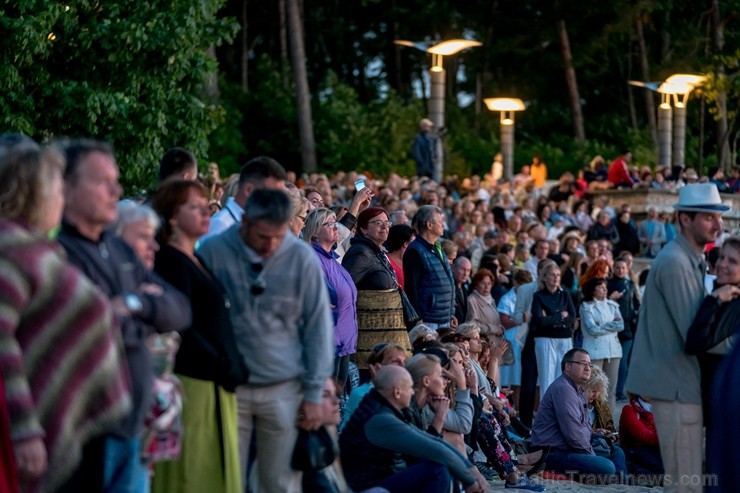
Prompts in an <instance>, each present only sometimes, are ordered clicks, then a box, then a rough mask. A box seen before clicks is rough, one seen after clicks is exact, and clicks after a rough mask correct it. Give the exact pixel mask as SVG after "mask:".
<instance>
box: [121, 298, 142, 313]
mask: <svg viewBox="0 0 740 493" xmlns="http://www.w3.org/2000/svg"><path fill="white" fill-rule="evenodd" d="M123 303H124V304H125V305H126V308H128V311H130V312H131V314H132V315H136V314H138V313H141V311H142V310H143V309H144V304H143V303H142V302H141V298H139V296H138V295H136V294H134V293H129V294H126V295H124V296H123Z"/></svg>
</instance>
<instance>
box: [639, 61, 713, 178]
mask: <svg viewBox="0 0 740 493" xmlns="http://www.w3.org/2000/svg"><path fill="white" fill-rule="evenodd" d="M705 79H706V77H704V76H703V75H694V74H673V75H671V76H670V77H668V78H667V79H666V80H665V81H664V82H662V83H660V82H640V81H632V80H631V81H629V83H630V84H631V85H633V86H639V87H645V88H647V89H650V90H651V91H657V92H659V93H660V95H661V100H660V106H658V164H662V165H668V164H670V165H672V166H680V167H682V168H683V167H684V166H685V165H686V156H685V153H686V103H687V102H688V100H689V95H690V94H691V91H693V90H694V88H696V87H698V86H700V85H702V84H703V83H704V80H705ZM671 99H672V100H673V108H671ZM671 144H673V145H671Z"/></svg>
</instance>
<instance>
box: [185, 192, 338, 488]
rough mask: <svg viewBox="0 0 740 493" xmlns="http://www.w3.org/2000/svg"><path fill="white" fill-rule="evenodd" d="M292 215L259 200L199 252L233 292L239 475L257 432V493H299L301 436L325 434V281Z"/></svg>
mask: <svg viewBox="0 0 740 493" xmlns="http://www.w3.org/2000/svg"><path fill="white" fill-rule="evenodd" d="M292 215H293V207H292V205H291V201H290V198H289V197H288V195H287V194H286V193H285V192H282V191H280V190H255V191H253V192H252V193H251V195H250V196H249V199H248V200H247V202H246V205H245V208H244V215H243V216H242V220H241V224H239V225H234V226H232V227H231V228H229V229H228V230H226V231H225V232H224V233H223V234H221V235H218V236H214V237H212V238H210V239H208V240H207V241H205V243H203V245H202V246H201V247H200V249H199V250H198V255H199V256H200V257H201V258H202V260H203V261H204V262H205V264H206V265H207V266H208V268H209V269H210V270H211V272H213V274H214V275H215V276H216V277H217V278H218V280H219V281H221V283H222V284H223V285H224V287H225V289H226V291H227V294H228V296H229V300H230V302H231V305H232V309H231V317H232V325H233V327H234V331H235V333H236V340H237V346H238V349H239V352H240V354H241V356H242V358H243V359H244V363H245V365H246V367H247V369H248V370H249V380H248V382H247V384H246V385H242V386H240V387H237V401H238V405H239V452H240V460H241V465H242V468H243V470H242V473H243V474H245V473H246V467H247V464H248V459H249V445H250V441H251V436H252V432H253V431H254V432H256V433H257V467H258V476H259V488H258V491H260V492H267V493H273V492H275V493H277V492H281V493H282V492H295V491H300V476H299V475H298V474H297V473H296V472H295V471H293V470H292V469H291V467H290V461H291V456H292V453H293V446H294V445H295V441H296V438H297V436H298V428H297V426H299V427H301V428H304V429H308V430H312V429H317V428H319V427H320V426H321V423H322V418H323V416H322V413H321V404H322V390H323V387H324V384H325V382H326V379H327V378H328V377H329V376H331V373H332V368H333V358H334V353H333V346H334V330H333V327H334V324H333V321H332V317H331V311H330V309H329V295H328V292H327V289H326V284H325V281H324V274H323V272H322V270H321V267H320V265H319V262H318V259H317V258H316V255H315V254H314V252H313V250H311V248H310V247H309V246H308V245H307V244H306V243H304V242H301V241H300V240H298V238H296V237H295V236H294V235H293V234H292V233H290V232H289V231H288V223H289V222H290V219H291V217H292ZM255 418H256V419H255ZM255 426H256V427H255Z"/></svg>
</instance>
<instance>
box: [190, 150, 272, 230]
mask: <svg viewBox="0 0 740 493" xmlns="http://www.w3.org/2000/svg"><path fill="white" fill-rule="evenodd" d="M286 176H287V175H286V174H285V169H284V168H283V167H282V166H281V165H280V163H278V162H277V161H275V160H274V159H272V158H270V157H267V156H260V157H256V158H254V159H252V160H250V161H248V162H247V164H245V165H244V166H242V169H241V171H240V172H239V188H238V189H237V190H236V195H234V196H233V197H229V198H228V199H226V204H225V205H224V208H223V209H221V210H220V211H218V212H217V213H216V214H214V215H213V217H212V218H211V226H210V228H209V229H208V233H206V234H205V235H203V238H201V242H202V241H203V240H205V239H206V238H209V237H211V236H215V235H217V234H220V233H223V232H224V231H226V230H227V229H229V228H230V227H231V226H233V225H234V224H239V223H240V222H241V220H242V214H244V204H246V203H247V199H248V198H249V194H251V193H252V191H253V190H256V189H259V188H267V189H271V190H282V189H284V188H285V179H286Z"/></svg>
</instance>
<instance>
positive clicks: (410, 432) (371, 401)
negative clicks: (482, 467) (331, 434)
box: [339, 365, 489, 493]
mask: <svg viewBox="0 0 740 493" xmlns="http://www.w3.org/2000/svg"><path fill="white" fill-rule="evenodd" d="M373 386H374V388H373V389H372V390H371V391H370V393H369V394H368V395H367V396H365V398H364V399H363V400H362V402H361V403H360V407H359V408H358V409H357V411H355V412H354V414H352V417H351V418H350V420H349V422H348V423H347V426H346V427H345V428H344V431H342V434H341V436H340V437H339V446H340V448H341V451H342V467H343V468H344V473H345V477H346V478H347V483H348V484H349V486H350V487H351V488H352V489H353V490H354V491H361V490H365V489H368V488H371V487H376V486H377V487H382V488H386V489H387V490H389V491H390V492H391V493H395V492H404V493H414V492H418V493H422V492H423V493H446V492H448V491H449V490H450V485H451V481H452V476H454V477H455V478H457V479H458V480H459V481H461V482H462V483H463V484H464V485H465V491H466V492H483V491H489V489H488V483H487V482H486V480H485V479H484V478H483V476H481V474H480V473H479V472H478V469H477V468H476V467H475V466H474V465H473V464H471V463H470V461H468V460H467V459H466V458H465V457H463V456H462V455H461V454H460V453H459V452H458V451H457V450H456V449H455V448H454V447H452V446H451V445H450V444H448V443H447V442H445V441H444V440H443V439H441V438H438V437H434V436H432V435H430V434H429V433H426V432H425V431H422V430H420V429H418V428H416V427H414V426H413V425H411V424H409V423H407V422H406V421H405V420H404V418H403V414H401V410H402V409H404V408H406V407H408V406H409V403H410V402H411V397H412V396H413V395H414V389H413V381H412V379H411V375H410V374H409V372H408V371H406V369H405V368H402V367H400V366H395V365H388V366H384V367H382V368H380V369H379V370H378V372H377V374H376V375H375V379H374V380H373ZM404 456H411V457H416V458H418V459H419V461H418V462H415V463H414V464H413V465H410V466H409V465H408V464H406V462H405V461H404Z"/></svg>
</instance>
